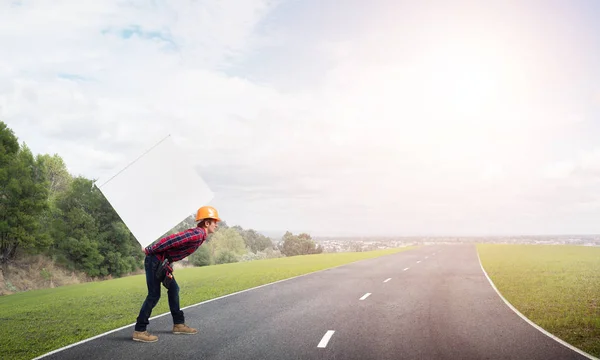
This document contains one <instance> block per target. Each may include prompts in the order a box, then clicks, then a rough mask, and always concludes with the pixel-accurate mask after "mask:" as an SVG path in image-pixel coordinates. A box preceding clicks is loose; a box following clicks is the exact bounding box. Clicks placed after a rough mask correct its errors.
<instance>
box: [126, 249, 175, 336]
mask: <svg viewBox="0 0 600 360" xmlns="http://www.w3.org/2000/svg"><path fill="white" fill-rule="evenodd" d="M159 264H160V261H159V260H158V258H157V257H156V256H154V255H149V256H146V259H145V260H144V267H145V269H146V285H147V286H148V296H146V300H145V301H144V303H143V304H142V308H141V309H140V314H139V315H138V317H137V322H136V324H135V331H146V327H147V326H148V324H149V323H150V320H149V319H150V315H151V314H152V309H154V307H155V306H156V304H157V303H158V300H159V299H160V292H161V286H162V283H161V282H160V281H158V279H157V278H156V275H155V274H156V270H157V268H158V265H159ZM167 295H168V298H169V308H170V309H171V315H172V316H173V324H183V323H184V321H185V318H184V316H183V311H181V309H180V308H179V285H177V281H175V278H173V281H172V282H171V284H170V285H169V289H167Z"/></svg>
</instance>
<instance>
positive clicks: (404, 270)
mask: <svg viewBox="0 0 600 360" xmlns="http://www.w3.org/2000/svg"><path fill="white" fill-rule="evenodd" d="M408 269H410V268H406V269H404V270H402V271H406V270H408Z"/></svg>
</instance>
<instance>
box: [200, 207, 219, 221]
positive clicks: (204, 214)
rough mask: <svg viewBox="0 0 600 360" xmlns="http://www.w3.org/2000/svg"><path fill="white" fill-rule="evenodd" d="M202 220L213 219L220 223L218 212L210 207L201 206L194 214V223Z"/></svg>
mask: <svg viewBox="0 0 600 360" xmlns="http://www.w3.org/2000/svg"><path fill="white" fill-rule="evenodd" d="M202 219H215V220H217V221H221V218H219V212H218V211H217V209H215V208H214V207H212V206H203V207H201V208H200V209H198V212H197V213H196V221H200V220H202Z"/></svg>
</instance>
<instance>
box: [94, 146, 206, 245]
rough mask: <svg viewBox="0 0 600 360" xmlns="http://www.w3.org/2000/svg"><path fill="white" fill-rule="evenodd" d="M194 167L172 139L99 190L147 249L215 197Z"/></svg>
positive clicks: (188, 156) (146, 154)
mask: <svg viewBox="0 0 600 360" xmlns="http://www.w3.org/2000/svg"><path fill="white" fill-rule="evenodd" d="M194 167H195V164H194V163H193V158H192V157H191V156H190V155H188V154H186V153H184V152H183V151H181V150H180V149H179V148H178V147H176V146H175V143H174V142H173V140H172V138H171V137H170V136H169V137H167V138H166V139H164V140H163V141H161V142H160V143H159V144H158V145H156V146H155V147H154V148H152V149H151V150H149V151H148V152H147V153H145V154H144V155H143V156H141V157H140V158H139V159H137V160H136V161H135V162H133V163H132V164H130V165H129V166H127V167H126V168H125V169H124V170H122V171H121V172H120V173H118V174H117V175H116V176H114V177H113V178H111V179H109V180H107V181H106V182H105V183H104V184H101V185H100V186H99V189H100V191H102V193H103V194H104V196H105V197H106V199H107V200H108V201H109V202H110V204H111V205H112V206H113V208H114V209H115V211H116V212H117V213H118V214H119V216H120V217H121V219H123V222H125V224H126V225H127V227H128V228H129V230H130V231H131V232H132V233H133V235H134V236H135V237H136V239H137V241H138V242H139V243H140V245H141V246H142V247H145V246H147V245H149V244H150V243H152V242H153V241H154V240H156V239H157V238H158V237H159V236H161V235H162V234H164V233H166V232H167V231H169V230H170V229H172V228H173V227H174V226H175V225H177V224H179V223H180V222H181V221H183V220H184V219H185V218H186V217H188V216H189V215H190V214H193V213H195V212H196V210H197V209H198V208H199V207H200V206H203V205H206V204H208V203H209V202H210V201H211V200H212V198H213V197H214V194H213V193H212V191H211V190H210V189H209V188H208V185H207V184H206V183H205V182H204V180H202V178H201V177H200V175H198V173H197V172H196V171H195V170H194Z"/></svg>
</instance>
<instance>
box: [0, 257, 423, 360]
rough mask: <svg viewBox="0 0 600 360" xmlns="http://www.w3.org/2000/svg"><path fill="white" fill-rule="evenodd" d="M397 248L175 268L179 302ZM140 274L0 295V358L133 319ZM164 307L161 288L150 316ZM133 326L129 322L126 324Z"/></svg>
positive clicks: (141, 294) (142, 290)
mask: <svg viewBox="0 0 600 360" xmlns="http://www.w3.org/2000/svg"><path fill="white" fill-rule="evenodd" d="M413 248H414V247H406V248H399V249H389V250H379V251H369V252H358V253H335V254H318V255H307V256H294V257H289V258H278V259H268V260H260V261H251V262H244V263H233V264H224V265H215V266H208V267H201V268H186V269H177V270H176V278H177V282H178V283H179V286H180V288H181V289H180V300H181V307H186V306H189V305H192V304H196V303H199V302H202V301H205V300H208V299H213V298H216V297H219V296H223V295H226V294H230V293H234V292H237V291H240V290H244V289H248V288H252V287H255V286H259V285H263V284H267V283H272V282H274V281H277V280H282V279H286V278H290V277H294V276H297V275H301V274H306V273H310V272H314V271H318V270H323V269H326V268H331V267H335V266H339V265H343V264H347V263H351V262H354V261H358V260H363V259H369V258H375V257H379V256H383V255H389V254H393V253H397V252H400V251H406V250H410V249H413ZM146 294H147V290H146V280H145V275H143V274H142V275H136V276H129V277H125V278H121V279H115V280H108V281H102V282H95V283H86V284H78V285H70V286H64V287H60V288H55V289H44V290H35V291H29V292H24V293H17V294H14V295H8V296H3V297H0V320H1V324H2V326H1V327H0V339H2V342H1V344H2V346H1V347H0V358H1V359H32V358H34V357H36V356H39V355H42V354H44V353H47V352H49V351H52V350H54V349H58V348H60V347H63V346H66V345H69V344H72V343H75V342H77V341H80V340H83V339H86V338H89V337H92V336H95V335H98V334H101V333H104V332H106V331H110V330H112V329H116V328H119V327H122V326H125V325H128V324H132V323H134V322H135V319H136V317H137V315H138V312H139V310H140V307H141V306H142V302H143V301H144V298H145V297H146ZM167 312H169V305H168V302H167V301H166V291H164V289H163V296H162V297H161V301H159V303H158V305H157V306H156V308H154V311H153V312H152V316H156V315H160V314H163V313H167ZM132 331H133V327H132Z"/></svg>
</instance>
